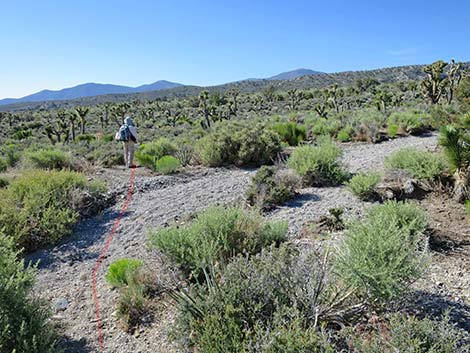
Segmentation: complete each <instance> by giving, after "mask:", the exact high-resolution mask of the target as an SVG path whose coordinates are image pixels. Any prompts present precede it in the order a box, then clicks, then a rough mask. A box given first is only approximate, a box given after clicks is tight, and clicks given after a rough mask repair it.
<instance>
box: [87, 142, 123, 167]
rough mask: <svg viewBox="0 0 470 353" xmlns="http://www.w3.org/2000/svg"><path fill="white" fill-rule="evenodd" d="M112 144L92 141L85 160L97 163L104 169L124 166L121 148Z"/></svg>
mask: <svg viewBox="0 0 470 353" xmlns="http://www.w3.org/2000/svg"><path fill="white" fill-rule="evenodd" d="M119 147H120V146H116V143H115V142H114V141H113V142H105V141H104V142H102V141H92V143H91V144H90V146H89V148H90V150H89V151H87V152H86V154H85V157H86V159H87V160H89V161H92V162H94V163H98V164H100V165H102V166H104V167H112V166H115V165H122V164H124V154H123V151H122V148H119Z"/></svg>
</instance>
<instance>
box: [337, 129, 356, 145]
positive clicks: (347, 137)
mask: <svg viewBox="0 0 470 353" xmlns="http://www.w3.org/2000/svg"><path fill="white" fill-rule="evenodd" d="M352 132H353V130H352V127H351V126H346V127H343V128H342V129H341V130H339V132H338V135H337V136H336V138H337V139H338V141H341V142H348V141H351V134H352Z"/></svg>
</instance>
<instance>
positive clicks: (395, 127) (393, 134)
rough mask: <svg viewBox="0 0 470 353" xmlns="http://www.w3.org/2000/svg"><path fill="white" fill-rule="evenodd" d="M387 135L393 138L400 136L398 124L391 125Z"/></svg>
mask: <svg viewBox="0 0 470 353" xmlns="http://www.w3.org/2000/svg"><path fill="white" fill-rule="evenodd" d="M387 134H388V136H389V137H391V138H395V137H397V135H398V125H396V124H389V125H388V126H387Z"/></svg>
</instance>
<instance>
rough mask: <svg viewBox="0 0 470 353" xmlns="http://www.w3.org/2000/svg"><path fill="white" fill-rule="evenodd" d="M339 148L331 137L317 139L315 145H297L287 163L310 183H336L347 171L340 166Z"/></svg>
mask: <svg viewBox="0 0 470 353" xmlns="http://www.w3.org/2000/svg"><path fill="white" fill-rule="evenodd" d="M341 153H342V152H341V149H340V148H339V147H338V146H336V144H335V143H334V142H333V141H331V139H319V142H318V145H317V146H301V147H297V148H296V149H295V150H294V152H293V153H292V155H291V156H290V158H289V160H288V161H287V164H288V166H289V167H290V168H292V169H294V170H295V171H296V172H297V173H298V174H299V175H300V176H302V177H303V178H304V179H305V180H306V181H307V182H308V183H309V184H312V185H320V186H321V185H336V184H339V183H341V182H342V181H343V180H344V179H345V178H346V177H347V172H346V171H345V170H344V169H343V167H342V166H341V163H340V161H339V158H340V157H341Z"/></svg>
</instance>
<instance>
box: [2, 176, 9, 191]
mask: <svg viewBox="0 0 470 353" xmlns="http://www.w3.org/2000/svg"><path fill="white" fill-rule="evenodd" d="M10 181H11V179H10V178H8V177H5V176H2V175H0V189H3V188H6V187H7V186H8V185H10Z"/></svg>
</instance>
